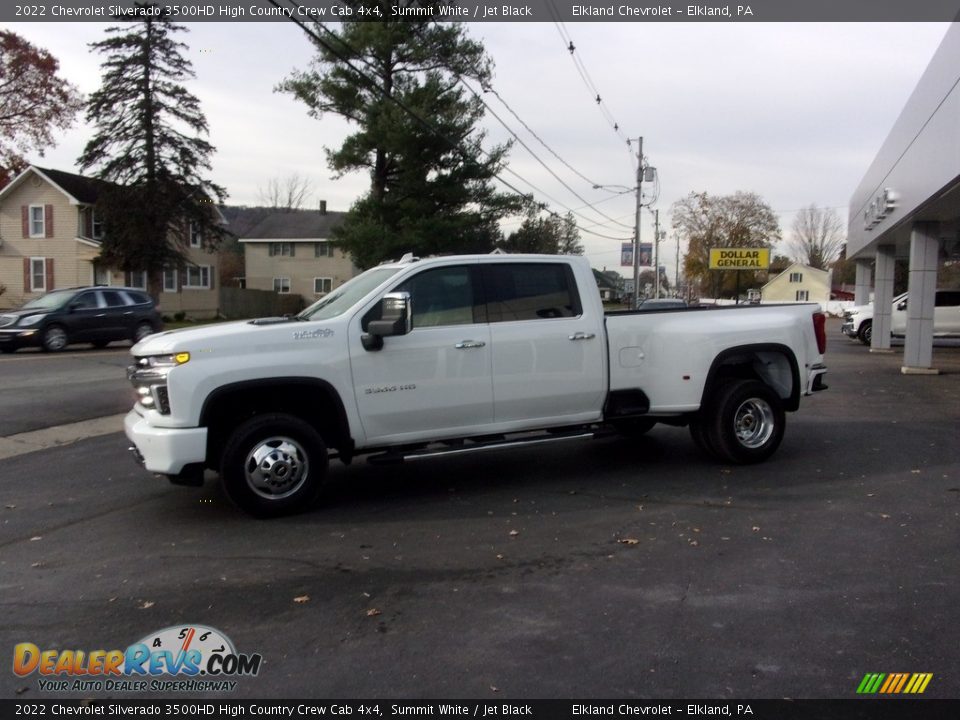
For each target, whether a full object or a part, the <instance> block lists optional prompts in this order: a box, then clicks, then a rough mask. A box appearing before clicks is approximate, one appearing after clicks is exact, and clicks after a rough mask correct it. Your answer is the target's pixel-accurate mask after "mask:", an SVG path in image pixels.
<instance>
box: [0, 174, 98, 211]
mask: <svg viewBox="0 0 960 720" xmlns="http://www.w3.org/2000/svg"><path fill="white" fill-rule="evenodd" d="M30 175H39V176H40V177H41V178H43V179H44V180H46V181H47V182H48V183H50V184H51V185H53V186H54V187H55V188H56V189H57V190H59V191H60V192H62V193H63V194H64V195H66V196H67V198H68V199H69V200H70V202H71V203H73V204H74V205H92V204H93V203H95V202H96V201H97V195H99V193H100V190H101V189H102V188H103V187H104V186H105V185H106V184H107V183H106V182H105V181H103V180H97V179H96V178H89V177H84V176H83V175H76V174H74V173H68V172H64V171H63V170H52V169H50V168H42V167H37V166H36V165H31V166H30V167H28V168H27V169H26V170H24V171H23V172H22V173H20V174H19V175H17V177H15V178H14V179H13V180H11V181H10V182H9V183H8V184H7V186H6V187H4V188H3V189H2V190H0V199H2V198H3V196H4V195H6V194H7V193H9V192H12V191H13V189H14V188H16V187H19V186H20V185H22V184H23V183H24V182H26V179H27V177H29V176H30Z"/></svg>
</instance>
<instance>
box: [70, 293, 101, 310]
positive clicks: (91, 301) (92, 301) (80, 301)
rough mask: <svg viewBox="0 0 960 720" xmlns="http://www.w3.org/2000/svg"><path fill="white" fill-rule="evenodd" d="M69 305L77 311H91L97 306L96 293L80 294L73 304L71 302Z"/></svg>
mask: <svg viewBox="0 0 960 720" xmlns="http://www.w3.org/2000/svg"><path fill="white" fill-rule="evenodd" d="M70 305H71V306H72V307H75V308H77V309H78V310H92V309H94V308H96V307H97V306H98V304H97V293H92V292H86V293H80V294H79V295H77V297H75V298H74V299H73V302H71V303H70Z"/></svg>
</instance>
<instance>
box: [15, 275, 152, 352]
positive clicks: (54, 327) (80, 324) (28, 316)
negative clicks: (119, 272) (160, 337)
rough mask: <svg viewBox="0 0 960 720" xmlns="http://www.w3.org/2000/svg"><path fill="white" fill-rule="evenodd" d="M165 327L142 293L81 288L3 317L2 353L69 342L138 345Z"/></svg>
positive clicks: (58, 292) (33, 302) (50, 296)
mask: <svg viewBox="0 0 960 720" xmlns="http://www.w3.org/2000/svg"><path fill="white" fill-rule="evenodd" d="M161 329H163V321H162V320H161V319H160V313H158V312H157V309H156V308H155V307H154V304H153V300H152V299H151V298H150V296H149V295H147V293H145V292H144V291H143V290H137V289H135V288H122V287H79V288H69V289H65V290H54V291H53V292H49V293H47V294H46V295H44V296H42V297H38V298H36V299H35V300H31V301H30V302H28V303H26V304H25V305H24V306H23V307H21V308H19V309H17V310H8V311H7V312H4V313H2V314H0V351H2V352H5V353H9V352H13V351H14V350H16V349H17V348H21V347H28V346H40V347H41V348H43V350H45V351H49V352H56V351H58V350H63V349H64V348H65V347H66V346H67V345H69V344H70V343H92V344H93V346H94V347H103V346H104V345H106V344H107V343H109V342H111V341H113V340H131V341H133V342H137V341H139V340H141V339H143V338H145V337H146V336H147V335H149V334H150V333H154V332H157V331H158V330H161Z"/></svg>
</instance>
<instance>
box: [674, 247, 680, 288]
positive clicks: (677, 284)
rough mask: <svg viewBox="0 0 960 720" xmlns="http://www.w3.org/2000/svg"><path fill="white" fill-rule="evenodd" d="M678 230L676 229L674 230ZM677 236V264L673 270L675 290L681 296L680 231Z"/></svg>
mask: <svg viewBox="0 0 960 720" xmlns="http://www.w3.org/2000/svg"><path fill="white" fill-rule="evenodd" d="M674 232H676V231H674ZM676 236H677V265H676V268H675V269H674V271H673V292H674V293H675V294H676V296H677V297H680V233H676Z"/></svg>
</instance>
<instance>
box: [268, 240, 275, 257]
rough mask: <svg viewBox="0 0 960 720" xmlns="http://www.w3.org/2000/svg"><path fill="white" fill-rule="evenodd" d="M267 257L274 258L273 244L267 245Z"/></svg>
mask: <svg viewBox="0 0 960 720" xmlns="http://www.w3.org/2000/svg"><path fill="white" fill-rule="evenodd" d="M267 255H269V256H270V257H273V255H274V253H273V243H267Z"/></svg>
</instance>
